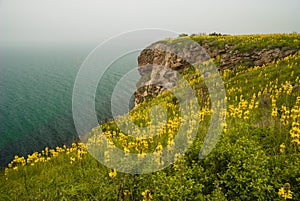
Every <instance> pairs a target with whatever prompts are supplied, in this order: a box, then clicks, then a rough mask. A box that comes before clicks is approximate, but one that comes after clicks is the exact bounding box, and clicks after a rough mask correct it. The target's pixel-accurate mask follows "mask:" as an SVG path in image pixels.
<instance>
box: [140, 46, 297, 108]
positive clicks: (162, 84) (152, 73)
mask: <svg viewBox="0 0 300 201" xmlns="http://www.w3.org/2000/svg"><path fill="white" fill-rule="evenodd" d="M178 46H182V44H180V43H177V44H176V46H174V45H172V44H170V43H169V44H166V42H164V41H162V42H157V43H155V44H153V45H151V46H149V47H148V48H146V49H144V50H143V51H142V52H141V54H140V56H139V57H138V66H139V73H140V75H141V76H142V78H141V80H140V81H139V82H138V83H137V91H136V93H135V104H136V105H137V104H139V103H141V102H143V101H144V100H145V99H146V98H148V97H156V96H157V95H158V94H159V93H161V92H163V91H165V90H167V89H168V88H170V87H172V86H174V85H175V84H176V82H177V80H178V74H177V73H176V72H178V71H181V70H185V69H186V68H188V67H189V66H190V65H191V64H193V63H197V62H198V63H199V62H203V61H207V60H209V59H210V58H215V59H216V62H218V68H219V70H220V71H222V70H224V69H228V68H230V69H235V68H236V67H237V66H239V65H244V66H249V67H253V66H262V65H263V64H268V63H270V62H272V61H274V60H275V59H281V58H284V57H286V56H288V55H291V54H295V53H296V52H297V51H298V50H296V49H292V48H289V47H275V48H271V49H262V50H255V49H253V50H249V51H243V52H241V51H239V50H236V49H235V45H234V44H225V45H224V47H222V48H220V47H219V46H218V45H217V44H216V42H215V41H214V42H209V41H202V42H201V43H200V44H195V43H188V45H185V46H184V45H183V47H181V49H180V50H178V48H177V47H178Z"/></svg>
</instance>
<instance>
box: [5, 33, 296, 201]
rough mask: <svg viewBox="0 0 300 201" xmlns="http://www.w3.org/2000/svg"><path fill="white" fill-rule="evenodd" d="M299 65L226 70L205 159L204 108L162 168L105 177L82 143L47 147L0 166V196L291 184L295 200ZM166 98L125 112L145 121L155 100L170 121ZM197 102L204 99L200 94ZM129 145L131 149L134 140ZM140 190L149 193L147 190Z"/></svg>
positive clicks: (221, 195)
mask: <svg viewBox="0 0 300 201" xmlns="http://www.w3.org/2000/svg"><path fill="white" fill-rule="evenodd" d="M298 38H299V36H298ZM232 40H233V39H232ZM245 40H246V39H245ZM247 40H248V39H247ZM249 40H250V39H249ZM291 40H295V39H294V38H293V39H291ZM299 64H300V57H299V56H297V57H296V56H295V57H288V58H286V59H284V61H280V62H274V63H272V64H269V65H268V66H265V67H262V68H253V69H251V70H249V69H248V68H246V67H240V68H239V70H238V73H237V72H233V71H225V74H224V75H223V79H224V81H225V86H226V91H227V106H228V111H227V112H228V113H227V125H224V131H223V133H222V136H221V138H220V140H219V142H218V144H217V146H216V148H215V149H214V150H213V151H212V153H211V154H210V155H209V156H208V157H207V158H205V159H204V160H199V159H198V152H199V150H200V148H201V145H202V141H203V139H202V138H201V136H203V134H205V131H206V128H207V124H208V123H209V112H204V113H205V115H206V117H205V118H204V120H203V121H202V123H201V127H200V129H199V131H198V138H197V140H196V141H195V142H194V143H193V145H192V146H191V147H190V149H189V150H188V151H187V153H186V155H185V156H184V157H182V158H181V159H180V160H178V161H177V162H176V163H175V164H174V165H172V166H169V167H168V168H166V169H164V170H162V171H159V172H155V173H152V174H145V175H130V174H123V173H119V172H118V173H117V175H116V176H115V177H114V175H113V174H111V175H110V176H109V173H112V171H111V170H109V169H108V168H106V167H104V166H103V165H102V164H100V163H99V162H97V161H96V160H95V159H93V157H91V156H90V155H89V154H88V153H86V152H85V149H84V148H83V147H82V145H81V144H79V145H75V144H74V146H73V147H72V148H58V149H57V150H56V151H54V150H52V151H51V153H50V151H48V152H47V151H46V150H44V151H43V152H42V153H41V155H38V154H37V155H33V156H31V157H30V158H31V160H30V161H28V160H27V163H29V164H27V165H22V163H24V162H25V161H24V160H23V159H22V158H21V159H20V158H18V159H15V161H14V163H13V164H12V165H11V166H12V167H10V168H8V169H6V171H5V172H6V175H4V171H3V173H2V174H1V176H0V200H117V199H120V200H122V199H123V200H142V199H145V200H147V198H150V197H152V199H153V200H183V199H186V200H282V199H283V197H282V196H279V195H278V191H279V189H281V188H283V187H285V189H286V192H287V194H288V190H291V192H292V197H293V199H294V200H300V193H299V192H300V184H299V182H300V169H299V166H300V161H299V156H300V150H299V147H300V145H298V144H297V143H298V142H297V135H296V137H295V135H294V136H293V137H294V138H292V136H291V134H290V131H291V130H296V131H298V130H297V129H298V127H297V123H300V115H299V114H300V111H299V109H298V107H297V105H299V106H300V103H296V102H297V101H296V98H297V97H298V96H300V87H299V85H300V81H299V78H297V77H298V76H300V68H299V67H300V66H299ZM191 75H194V76H193V79H191V80H189V82H190V84H191V85H192V86H193V88H194V89H195V90H196V91H197V94H198V97H199V100H201V98H203V97H205V94H206V90H205V87H204V84H203V82H202V79H201V76H200V75H197V73H195V72H194V71H193V70H192V69H191V70H190V71H186V72H185V75H184V77H186V78H191ZM276 80H277V81H276ZM290 86H292V88H290ZM280 88H281V91H280ZM289 90H291V91H289ZM253 94H255V96H254V97H253ZM272 99H273V101H272ZM274 100H276V103H274ZM170 101H171V102H172V101H173V97H172V96H171V95H170V94H169V93H165V94H162V95H161V96H158V97H157V98H156V99H154V100H152V101H149V102H148V103H144V105H143V106H141V107H139V108H137V109H136V110H135V111H133V112H132V119H133V120H134V121H135V122H136V123H137V124H138V125H140V124H142V125H147V119H148V117H147V111H145V110H147V108H150V106H151V105H156V104H162V105H164V106H165V107H166V108H168V109H169V110H170V111H169V114H170V116H169V120H170V122H176V120H177V117H178V105H176V104H175V105H172V104H171V105H170V104H167V103H168V102H170ZM299 101H300V99H299ZM201 104H202V106H203V107H204V106H209V105H208V103H207V101H201ZM282 106H283V107H282ZM284 106H286V108H287V109H285V108H284ZM143 108H146V109H143ZM291 109H294V110H293V113H292V111H291ZM171 110H174V111H175V113H173V112H172V111H171ZM272 111H273V117H272ZM287 111H289V114H288V112H287ZM298 116H299V117H298ZM293 122H296V123H293ZM102 128H103V129H104V130H105V131H106V135H107V136H110V137H111V139H112V140H114V141H115V143H116V144H117V145H118V146H119V147H121V148H123V149H124V147H125V146H123V145H122V142H123V141H122V140H120V138H121V137H120V136H122V134H120V132H119V130H118V129H117V128H116V127H115V126H114V123H113V122H112V123H110V124H107V125H103V126H102ZM112 130H115V131H116V132H115V134H114V132H113V131H112ZM172 132H176V129H175V130H172V128H169V127H168V128H166V131H165V134H166V135H164V134H163V135H162V138H159V139H154V143H152V144H151V143H150V142H149V141H147V143H148V144H149V148H148V149H147V150H142V151H145V152H147V151H149V152H150V151H153V150H154V149H156V148H157V146H158V143H157V141H161V143H162V144H163V145H164V146H165V145H166V144H167V143H168V142H167V141H168V138H169V137H170V135H172ZM123 137H124V136H123ZM126 140H127V141H130V142H134V143H136V142H135V141H134V140H133V139H129V138H128V139H127V138H126ZM292 140H294V141H293V142H292ZM298 140H299V138H298ZM129 149H130V151H132V152H134V151H138V150H137V149H136V147H134V146H132V147H129ZM47 158H49V159H48V161H47ZM44 160H45V161H44ZM32 164H33V165H32ZM146 190H149V191H150V194H151V196H148V197H147V195H146V194H147V192H146ZM143 192H146V193H145V194H144V195H142V193H143Z"/></svg>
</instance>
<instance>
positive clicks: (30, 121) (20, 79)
mask: <svg viewBox="0 0 300 201" xmlns="http://www.w3.org/2000/svg"><path fill="white" fill-rule="evenodd" d="M93 48H94V46H93V45H74V44H73V45H71V44H68V45H62V44H52V45H6V46H3V45H2V46H0V166H6V165H7V163H8V162H9V161H11V160H12V158H13V157H14V155H16V154H17V155H21V156H26V155H27V154H30V153H32V152H34V151H41V150H42V149H43V148H44V147H46V146H48V147H56V146H61V145H63V144H70V143H71V142H73V141H76V140H77V139H78V135H77V133H76V129H75V126H74V122H73V116H72V92H73V85H74V82H75V78H76V75H77V73H78V71H79V69H80V66H81V64H82V62H83V61H84V59H85V58H86V57H87V55H88V54H89V53H90V52H91V50H92V49H93ZM137 56H138V53H134V54H132V55H130V57H131V59H128V58H121V59H120V60H118V61H117V62H115V63H113V64H112V65H111V67H110V69H109V70H108V71H107V72H106V73H105V75H104V76H103V77H102V79H101V80H100V81H99V84H98V88H97V93H96V100H95V101H96V111H97V116H98V121H99V122H102V121H104V120H105V119H110V118H112V115H111V112H110V107H111V106H110V104H111V102H110V98H111V94H112V91H113V88H114V86H115V84H116V83H117V81H118V80H119V79H120V78H121V77H122V75H124V73H126V71H128V70H129V69H132V68H133V67H136V65H137V61H136V57H137ZM96 67H97V65H95V68H96ZM88 81H89V80H88V79H87V82H88ZM83 118H84V117H83Z"/></svg>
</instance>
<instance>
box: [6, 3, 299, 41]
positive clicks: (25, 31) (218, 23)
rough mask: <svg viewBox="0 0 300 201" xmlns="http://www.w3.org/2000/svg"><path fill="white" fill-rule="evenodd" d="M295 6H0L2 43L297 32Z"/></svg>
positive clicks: (297, 17) (184, 4) (73, 4)
mask: <svg viewBox="0 0 300 201" xmlns="http://www.w3.org/2000/svg"><path fill="white" fill-rule="evenodd" d="M299 10H300V1H299V0H285V1H283V0H247V1H246V0H180V1H178V0H127V1H126V0H0V43H9V42H14V43H18V42H34V41H48V42H49V41H50V42H51V41H55V42H89V41H96V42H100V41H103V40H105V39H106V38H109V37H111V36H114V35H116V34H118V33H121V32H125V31H129V30H133V29H141V28H163V29H169V30H173V31H175V32H180V33H182V32H184V33H188V34H192V33H202V32H206V33H210V32H221V33H229V34H245V33H282V32H285V33H290V32H294V31H295V32H300V17H299Z"/></svg>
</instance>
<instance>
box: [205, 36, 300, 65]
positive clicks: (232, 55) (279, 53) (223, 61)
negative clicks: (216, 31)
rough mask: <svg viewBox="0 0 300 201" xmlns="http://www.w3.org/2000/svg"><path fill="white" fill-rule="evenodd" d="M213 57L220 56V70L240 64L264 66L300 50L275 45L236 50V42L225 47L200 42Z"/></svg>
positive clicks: (213, 43)
mask: <svg viewBox="0 0 300 201" xmlns="http://www.w3.org/2000/svg"><path fill="white" fill-rule="evenodd" d="M200 45H201V46H202V47H203V48H204V49H205V50H206V51H207V54H208V55H209V56H210V57H211V58H216V57H217V56H219V61H218V62H219V68H220V70H223V69H226V68H233V69H234V68H235V67H237V66H239V65H244V66H249V67H253V66H262V65H263V64H268V63H271V62H272V61H274V60H275V59H282V58H284V57H286V56H288V55H291V54H295V53H296V52H297V51H298V50H297V49H293V48H290V47H274V48H271V49H267V48H265V49H262V50H256V49H252V50H248V51H242V52H241V51H239V50H235V45H234V44H225V45H224V47H223V48H220V47H218V46H217V45H216V44H215V42H208V41H203V42H201V44H200Z"/></svg>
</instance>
